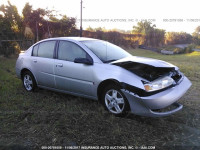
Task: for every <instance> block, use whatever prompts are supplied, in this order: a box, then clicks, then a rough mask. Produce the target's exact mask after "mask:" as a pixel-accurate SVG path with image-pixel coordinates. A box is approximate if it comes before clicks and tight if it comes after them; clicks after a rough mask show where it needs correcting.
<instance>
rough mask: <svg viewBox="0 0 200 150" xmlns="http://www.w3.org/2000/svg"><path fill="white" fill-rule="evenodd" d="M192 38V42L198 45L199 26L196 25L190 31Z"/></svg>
mask: <svg viewBox="0 0 200 150" xmlns="http://www.w3.org/2000/svg"><path fill="white" fill-rule="evenodd" d="M192 39H193V42H194V44H197V45H200V26H198V27H197V28H196V29H195V31H194V32H193V33H192Z"/></svg>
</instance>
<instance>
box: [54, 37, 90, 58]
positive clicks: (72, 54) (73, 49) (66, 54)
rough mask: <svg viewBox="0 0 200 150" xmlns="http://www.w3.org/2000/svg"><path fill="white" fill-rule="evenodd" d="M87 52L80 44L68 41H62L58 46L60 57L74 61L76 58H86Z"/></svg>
mask: <svg viewBox="0 0 200 150" xmlns="http://www.w3.org/2000/svg"><path fill="white" fill-rule="evenodd" d="M86 57H87V53H86V52H85V51H84V50H83V49H82V48H80V47H79V46H78V45H76V44H74V43H72V42H68V41H60V42H59V47H58V59H60V60H67V61H74V59H75V58H86Z"/></svg>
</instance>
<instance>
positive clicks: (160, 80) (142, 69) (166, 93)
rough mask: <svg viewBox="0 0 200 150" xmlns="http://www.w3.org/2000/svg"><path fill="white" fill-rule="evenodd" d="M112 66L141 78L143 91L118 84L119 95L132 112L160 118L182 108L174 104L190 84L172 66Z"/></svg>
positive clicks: (134, 63) (134, 64)
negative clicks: (123, 96)
mask: <svg viewBox="0 0 200 150" xmlns="http://www.w3.org/2000/svg"><path fill="white" fill-rule="evenodd" d="M158 63H159V61H158ZM113 65H117V66H120V67H122V68H124V69H126V70H129V71H130V72H132V73H134V74H136V75H137V76H139V77H141V78H142V79H141V82H142V83H143V85H144V88H143V89H142V88H138V87H136V86H133V85H131V84H128V83H124V82H121V87H122V92H123V93H124V95H125V96H126V98H127V99H128V101H129V104H130V107H131V112H132V113H134V114H138V115H143V116H151V117H162V116H167V115H170V114H173V113H175V112H177V111H179V110H181V109H182V107H183V106H182V105H181V104H179V103H177V102H176V101H177V100H178V99H180V98H181V97H182V96H183V95H184V94H185V93H186V91H187V90H188V89H189V88H190V86H191V82H190V81H189V80H188V78H187V77H185V76H184V75H183V74H182V73H181V72H180V71H179V70H178V68H177V67H176V66H173V65H169V66H168V65H165V66H159V65H157V66H153V65H149V64H145V63H140V62H133V61H125V62H117V63H113ZM133 82H134V81H133ZM166 108H169V109H168V110H166ZM163 110H165V111H163Z"/></svg>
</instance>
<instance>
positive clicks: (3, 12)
mask: <svg viewBox="0 0 200 150" xmlns="http://www.w3.org/2000/svg"><path fill="white" fill-rule="evenodd" d="M122 32H124V33H122ZM59 36H79V29H77V28H76V19H75V18H73V17H68V16H66V15H61V14H57V12H56V11H55V10H46V9H41V8H38V9H35V10H34V9H33V8H32V6H31V5H30V4H29V3H26V4H25V6H24V8H23V11H22V15H19V13H18V10H17V7H16V6H14V5H12V4H11V3H10V2H9V1H8V4H7V5H1V6H0V54H4V55H9V54H11V53H14V52H15V51H14V49H18V50H19V49H21V47H20V46H21V45H20V44H19V43H21V44H22V42H23V41H26V40H29V41H30V40H31V41H33V42H32V44H33V43H34V42H37V41H39V40H42V39H44V38H49V37H59ZM83 36H85V37H91V38H97V39H102V40H107V41H109V42H112V43H114V44H117V45H120V46H124V47H132V48H135V47H138V45H146V46H149V47H159V46H163V45H171V44H186V43H187V44H188V43H195V44H197V45H200V26H199V27H197V28H196V30H195V32H194V33H193V34H192V35H190V34H188V33H186V32H166V31H165V30H163V29H158V28H156V25H154V24H152V23H151V22H148V21H141V22H138V23H137V25H136V26H133V29H132V31H131V32H129V33H127V32H125V31H123V30H117V29H114V30H106V29H105V28H101V27H99V28H91V27H89V28H87V29H86V30H84V31H83ZM29 45H31V44H29ZM29 45H28V46H29Z"/></svg>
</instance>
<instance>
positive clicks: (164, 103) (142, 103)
mask: <svg viewBox="0 0 200 150" xmlns="http://www.w3.org/2000/svg"><path fill="white" fill-rule="evenodd" d="M191 85H192V84H191V82H190V81H189V80H188V78H187V77H185V76H183V79H182V81H181V82H180V83H179V84H178V85H176V86H175V87H172V88H170V89H167V90H165V91H162V92H160V93H157V94H155V95H152V96H147V97H139V96H138V95H136V94H134V93H132V92H130V91H128V90H126V89H122V92H123V93H124V95H125V96H126V98H127V99H128V101H129V104H130V108H131V112H132V113H134V114H137V115H142V116H150V117H162V116H168V115H171V114H173V113H175V112H177V111H179V110H181V109H182V107H183V106H182V105H181V104H179V103H177V102H176V101H177V100H178V99H180V98H181V97H182V96H183V95H184V94H185V93H186V92H187V90H188V89H189V88H190V86H191ZM170 105H174V106H176V108H175V109H173V110H169V111H166V112H157V111H154V110H155V109H163V108H166V107H168V106H170Z"/></svg>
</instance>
